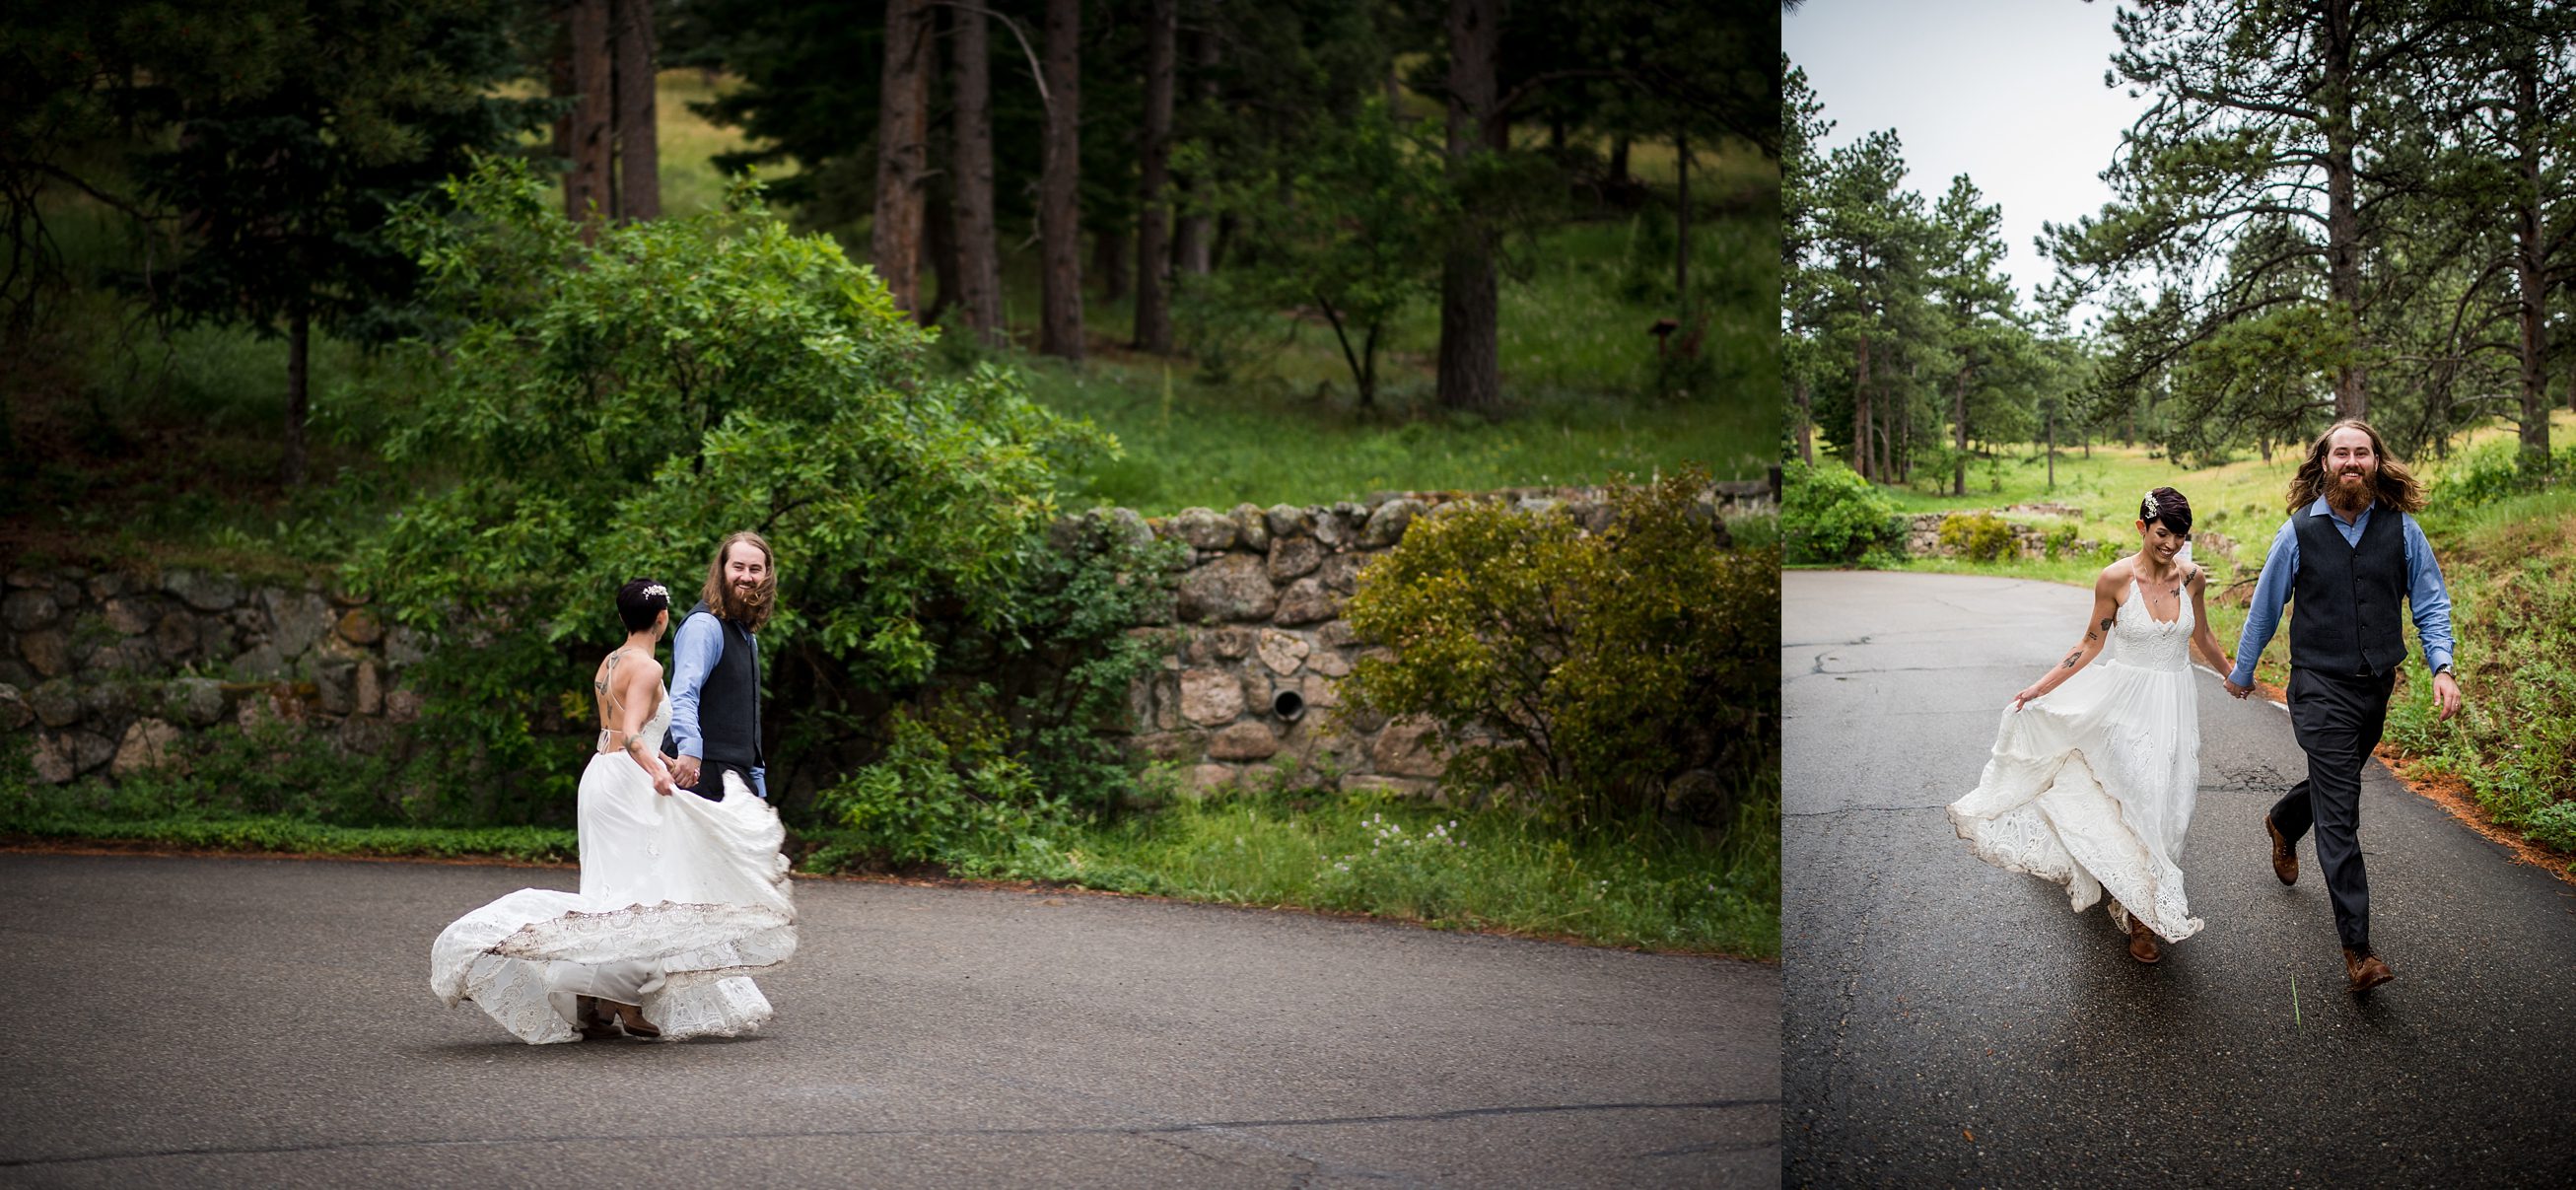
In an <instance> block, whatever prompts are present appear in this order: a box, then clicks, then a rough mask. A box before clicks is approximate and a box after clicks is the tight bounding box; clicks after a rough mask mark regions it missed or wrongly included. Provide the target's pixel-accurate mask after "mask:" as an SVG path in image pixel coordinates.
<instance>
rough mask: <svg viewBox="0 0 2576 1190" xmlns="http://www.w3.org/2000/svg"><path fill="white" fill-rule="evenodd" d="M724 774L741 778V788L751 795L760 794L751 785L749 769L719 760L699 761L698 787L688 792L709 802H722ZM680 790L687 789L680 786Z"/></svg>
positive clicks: (755, 786)
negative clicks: (751, 793) (748, 791)
mask: <svg viewBox="0 0 2576 1190" xmlns="http://www.w3.org/2000/svg"><path fill="white" fill-rule="evenodd" d="M726 773H732V774H733V775H734V776H736V777H739V778H741V779H742V787H743V788H745V789H748V790H750V791H752V792H753V793H759V792H760V787H759V786H757V785H754V784H752V783H751V770H750V769H747V768H744V767H742V766H740V765H733V764H726V763H725V762H723V761H721V760H701V761H699V762H698V787H697V788H695V789H690V790H689V792H691V793H694V794H696V795H698V796H699V797H702V798H705V799H707V800H708V801H711V802H720V801H723V800H724V775H725V774H726ZM681 788H684V789H686V788H688V787H687V786H682V787H681Z"/></svg>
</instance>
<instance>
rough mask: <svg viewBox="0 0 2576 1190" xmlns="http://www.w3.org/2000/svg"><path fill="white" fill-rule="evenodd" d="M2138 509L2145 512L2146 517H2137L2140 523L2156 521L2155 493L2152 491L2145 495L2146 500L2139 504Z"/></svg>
mask: <svg viewBox="0 0 2576 1190" xmlns="http://www.w3.org/2000/svg"><path fill="white" fill-rule="evenodd" d="M2138 507H2140V508H2142V509H2144V510H2146V514H2147V515H2145V516H2142V517H2139V518H2138V519H2139V520H2142V521H2152V520H2154V519H2156V494H2155V492H2153V491H2149V492H2148V493H2147V498H2146V499H2145V500H2143V501H2141V502H2140V503H2139V505H2138Z"/></svg>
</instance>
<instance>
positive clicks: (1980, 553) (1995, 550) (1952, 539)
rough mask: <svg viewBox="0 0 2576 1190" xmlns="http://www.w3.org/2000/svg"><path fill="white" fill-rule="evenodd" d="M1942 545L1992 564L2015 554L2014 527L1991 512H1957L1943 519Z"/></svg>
mask: <svg viewBox="0 0 2576 1190" xmlns="http://www.w3.org/2000/svg"><path fill="white" fill-rule="evenodd" d="M1941 544H1942V546H1943V547H1945V548H1948V549H1953V550H1957V551H1958V552H1960V553H1962V554H1965V555H1967V556H1968V557H1970V558H1974V559H1976V560H1977V561H1979V562H1991V561H1994V560H1995V559H1997V558H2000V557H2003V556H2004V555H2006V554H2010V553H2013V552H2015V551H2014V549H2013V533H2012V526H2010V525H2007V524H2005V523H2004V522H2003V520H2002V519H2001V518H1999V517H1997V516H1996V515H1995V514H1993V513H1991V512H1954V513H1951V514H1950V515H1948V516H1945V517H1942V518H1941Z"/></svg>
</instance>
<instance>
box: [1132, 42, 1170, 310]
mask: <svg viewBox="0 0 2576 1190" xmlns="http://www.w3.org/2000/svg"><path fill="white" fill-rule="evenodd" d="M1178 8H1179V4H1178V0H1153V5H1152V15H1151V17H1150V18H1149V22H1148V24H1147V26H1146V29H1145V130H1144V135H1145V143H1144V145H1143V148H1144V150H1145V153H1144V161H1143V162H1141V163H1140V167H1139V169H1138V171H1137V172H1138V173H1139V175H1140V177H1139V185H1138V187H1137V189H1138V194H1137V198H1138V201H1139V204H1140V206H1139V209H1138V211H1137V213H1136V348H1137V349H1138V350H1140V351H1151V352H1153V353H1155V354H1157V355H1169V354H1171V352H1172V308H1171V302H1170V295H1169V292H1168V290H1167V287H1166V285H1165V281H1164V279H1165V278H1166V277H1167V276H1169V274H1170V269H1171V260H1172V246H1171V244H1170V242H1169V240H1168V238H1167V237H1166V236H1165V235H1164V229H1165V228H1166V227H1168V226H1169V222H1168V217H1167V215H1166V213H1165V211H1164V205H1163V204H1164V202H1165V197H1166V196H1165V194H1164V189H1165V184H1166V181H1167V178H1168V175H1169V173H1170V169H1171V160H1172V74H1173V61H1172V59H1173V52H1174V49H1175V48H1176V47H1175V46H1174V45H1173V41H1174V39H1175V37H1176V36H1177V35H1178V33H1179V29H1178V23H1179V13H1178Z"/></svg>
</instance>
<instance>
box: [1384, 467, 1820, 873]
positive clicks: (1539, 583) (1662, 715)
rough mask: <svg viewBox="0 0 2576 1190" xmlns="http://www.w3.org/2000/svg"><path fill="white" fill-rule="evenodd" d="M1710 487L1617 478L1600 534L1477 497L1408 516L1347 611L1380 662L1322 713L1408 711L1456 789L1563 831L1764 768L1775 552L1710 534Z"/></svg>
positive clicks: (1674, 479) (1693, 476)
mask: <svg viewBox="0 0 2576 1190" xmlns="http://www.w3.org/2000/svg"><path fill="white" fill-rule="evenodd" d="M1707 482H1708V480H1707V476H1706V474H1705V473H1703V472H1697V471H1691V472H1685V473H1682V474H1677V475H1671V476H1667V477H1665V478H1664V479H1662V480H1661V481H1659V482H1656V483H1654V484H1651V485H1648V486H1643V487H1639V486H1632V485H1630V484H1628V483H1625V482H1614V483H1613V484H1612V485H1611V486H1610V488H1609V489H1608V492H1607V500H1608V502H1609V504H1610V508H1611V518H1610V522H1609V525H1608V527H1607V528H1605V529H1604V530H1603V531H1601V532H1599V533H1587V532H1585V531H1584V530H1583V529H1582V528H1580V527H1579V526H1577V525H1576V524H1575V523H1574V521H1573V520H1572V518H1570V517H1568V516H1566V515H1565V514H1564V513H1563V512H1562V511H1554V510H1552V511H1550V512H1547V513H1543V514H1537V515H1531V514H1524V513H1518V512H1513V511H1511V510H1509V509H1507V508H1504V507H1502V506H1500V505H1497V504H1490V503H1477V504H1456V505H1450V506H1447V507H1445V508H1443V509H1442V510H1441V511H1439V512H1437V513H1434V514H1433V515H1431V516H1429V517H1426V518H1425V519H1423V520H1422V521H1420V522H1418V523H1416V524H1415V525H1414V526H1413V528H1412V529H1411V530H1409V531H1408V532H1407V533H1406V534H1405V536H1404V539H1403V541H1402V542H1401V543H1400V544H1398V545H1397V546H1396V548H1394V549H1392V550H1390V551H1388V552H1387V553H1386V554H1385V555H1384V556H1382V557H1381V558H1379V559H1378V560H1377V561H1376V562H1374V563H1372V564H1371V565H1370V566H1369V568H1368V569H1367V570H1365V571H1363V572H1362V573H1361V578H1360V586H1359V590H1358V592H1357V594H1355V595H1354V596H1353V597H1352V599H1351V602H1350V605H1349V607H1348V609H1347V610H1346V612H1345V613H1344V614H1345V615H1346V616H1347V617H1348V619H1349V620H1350V623H1351V626H1352V627H1353V628H1354V629H1355V630H1357V631H1358V633H1359V634H1360V636H1361V637H1362V638H1363V639H1367V640H1371V641H1375V642H1378V643H1381V644H1386V645H1391V646H1393V656H1392V657H1391V658H1389V657H1374V656H1372V657H1363V658H1362V659H1361V660H1360V661H1359V662H1358V664H1357V665H1356V666H1355V667H1354V668H1353V670H1352V673H1351V675H1350V677H1348V678H1347V679H1345V680H1344V681H1343V683H1342V693H1343V699H1344V703H1343V707H1342V708H1341V710H1340V712H1339V713H1340V714H1342V715H1344V716H1345V717H1347V716H1349V715H1351V714H1355V713H1360V712H1376V713H1380V714H1385V715H1390V716H1397V715H1416V716H1423V717H1425V718H1427V719H1429V720H1430V721H1431V722H1432V724H1433V725H1434V726H1435V728H1436V736H1435V739H1436V742H1437V744H1438V746H1439V747H1440V749H1441V750H1442V751H1444V752H1446V753H1449V754H1450V755H1451V759H1450V763H1449V770H1448V771H1449V773H1450V774H1451V779H1452V780H1453V781H1455V782H1458V783H1461V784H1464V785H1468V786H1476V785H1482V786H1485V787H1488V788H1492V787H1496V786H1500V785H1503V784H1505V783H1510V784H1512V785H1515V786H1517V787H1519V788H1520V789H1522V790H1524V791H1526V792H1527V793H1528V794H1530V795H1531V796H1532V797H1534V798H1535V799H1536V801H1537V803H1538V804H1539V805H1540V806H1541V807H1542V808H1543V809H1545V810H1547V811H1549V812H1551V813H1553V814H1555V815H1557V816H1559V817H1561V818H1564V819H1568V820H1573V821H1579V822H1594V823H1597V822H1601V821H1605V820H1608V819H1611V818H1616V817H1623V816H1628V815H1634V814H1637V813H1641V812H1645V811H1649V810H1653V809H1658V808H1660V807H1661V805H1662V802H1663V796H1664V794H1665V791H1666V788H1667V786H1668V784H1669V783H1671V782H1673V781H1675V780H1676V779H1677V778H1680V777H1682V776H1684V775H1685V774H1687V773H1691V772H1693V771H1697V770H1708V771H1711V772H1712V773H1714V774H1728V775H1733V774H1737V773H1741V772H1744V771H1747V770H1750V769H1754V768H1758V767H1759V766H1761V765H1762V764H1763V763H1764V762H1765V761H1767V760H1769V759H1772V758H1774V757H1776V755H1777V747H1778V745H1777V743H1776V738H1777V737H1776V735H1775V734H1774V733H1775V732H1776V731H1777V729H1778V718H1779V705H1780V703H1779V699H1780V694H1779V683H1778V675H1777V673H1776V672H1775V666H1774V663H1773V661H1772V658H1774V657H1775V656H1777V648H1778V643H1779V638H1780V635H1779V629H1780V608H1779V598H1780V587H1779V574H1778V571H1779V556H1778V555H1777V554H1776V553H1774V552H1772V551H1769V550H1735V549H1729V548H1726V547H1725V546H1724V545H1723V544H1722V543H1721V541H1720V538H1719V535H1718V531H1717V529H1716V528H1715V527H1714V525H1713V523H1712V522H1711V520H1710V519H1708V516H1707V513H1706V511H1705V510H1704V509H1702V508H1700V507H1699V505H1698V504H1697V497H1698V495H1699V493H1700V492H1701V491H1702V490H1704V488H1705V487H1706V485H1707ZM1704 783H1705V779H1704V778H1694V779H1693V784H1694V785H1698V784H1704ZM1709 809H1710V810H1712V811H1718V810H1720V809H1721V808H1720V807H1716V806H1711V807H1709ZM1718 821H1721V822H1723V821H1725V818H1724V816H1723V814H1722V813H1721V814H1720V815H1719V818H1718Z"/></svg>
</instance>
